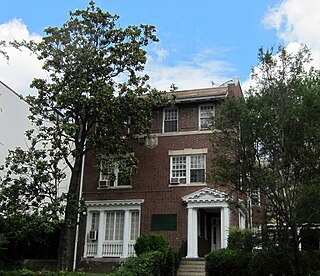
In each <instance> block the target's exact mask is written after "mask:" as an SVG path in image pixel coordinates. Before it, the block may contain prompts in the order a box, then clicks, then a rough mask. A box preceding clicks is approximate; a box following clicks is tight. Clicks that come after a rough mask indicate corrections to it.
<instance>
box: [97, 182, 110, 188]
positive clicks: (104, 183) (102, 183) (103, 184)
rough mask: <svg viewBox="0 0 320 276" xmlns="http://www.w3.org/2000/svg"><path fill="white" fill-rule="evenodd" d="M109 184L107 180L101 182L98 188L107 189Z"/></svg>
mask: <svg viewBox="0 0 320 276" xmlns="http://www.w3.org/2000/svg"><path fill="white" fill-rule="evenodd" d="M108 187H109V182H108V181H107V180H101V181H99V188H108Z"/></svg>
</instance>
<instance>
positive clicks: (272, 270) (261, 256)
mask: <svg viewBox="0 0 320 276" xmlns="http://www.w3.org/2000/svg"><path fill="white" fill-rule="evenodd" d="M249 271H250V275H252V276H269V275H273V276H278V275H279V276H280V275H281V276H282V275H291V273H290V266H289V263H288V261H287V259H286V258H285V257H284V255H283V254H281V253H280V252H279V251H277V250H261V251H257V252H255V253H254V254H253V257H252V259H251V262H250V264H249Z"/></svg>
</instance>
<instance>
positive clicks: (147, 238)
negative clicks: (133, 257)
mask: <svg viewBox="0 0 320 276" xmlns="http://www.w3.org/2000/svg"><path fill="white" fill-rule="evenodd" d="M168 248H169V242H168V241H167V239H166V238H165V237H163V236H161V235H148V234H143V235H142V236H140V237H139V238H138V239H137V241H136V244H135V245H134V250H135V251H136V254H137V256H139V255H141V254H143V253H146V252H151V251H160V252H166V251H167V250H168Z"/></svg>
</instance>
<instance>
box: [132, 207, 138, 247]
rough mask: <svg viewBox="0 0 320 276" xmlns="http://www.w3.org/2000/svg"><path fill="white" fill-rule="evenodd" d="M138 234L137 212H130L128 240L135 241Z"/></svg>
mask: <svg viewBox="0 0 320 276" xmlns="http://www.w3.org/2000/svg"><path fill="white" fill-rule="evenodd" d="M138 236H139V212H138V211H135V212H131V229H130V240H131V241H135V240H136V239H137V238H138Z"/></svg>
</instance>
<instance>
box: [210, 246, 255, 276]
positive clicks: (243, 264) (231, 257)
mask: <svg viewBox="0 0 320 276" xmlns="http://www.w3.org/2000/svg"><path fill="white" fill-rule="evenodd" d="M251 256H252V254H251V253H249V252H244V251H243V250H238V249H228V248H224V249H218V250H213V251H211V252H210V253H209V254H208V255H207V256H206V275H208V276H235V275H239V276H247V275H248V264H249V262H250V260H251Z"/></svg>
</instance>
